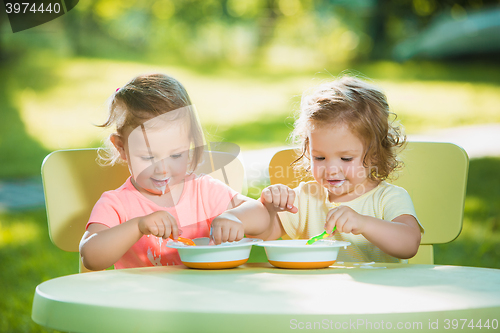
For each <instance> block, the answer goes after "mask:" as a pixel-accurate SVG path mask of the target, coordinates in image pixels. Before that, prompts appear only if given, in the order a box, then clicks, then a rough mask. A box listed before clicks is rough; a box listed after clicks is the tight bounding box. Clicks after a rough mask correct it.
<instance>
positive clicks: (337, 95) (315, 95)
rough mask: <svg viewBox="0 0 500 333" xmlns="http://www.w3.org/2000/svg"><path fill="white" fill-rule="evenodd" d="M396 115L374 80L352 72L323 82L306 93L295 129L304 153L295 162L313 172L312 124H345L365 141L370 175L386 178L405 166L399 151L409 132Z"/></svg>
mask: <svg viewBox="0 0 500 333" xmlns="http://www.w3.org/2000/svg"><path fill="white" fill-rule="evenodd" d="M391 115H392V116H394V119H393V120H392V121H390V120H389V116H391ZM396 118H397V116H396V114H394V113H392V112H390V111H389V104H388V103H387V98H386V96H385V94H384V93H383V92H382V91H381V90H379V89H378V88H377V87H375V86H373V85H372V84H370V83H367V82H365V81H363V80H361V79H358V78H356V77H352V76H343V77H341V78H339V79H336V80H333V81H330V82H326V83H323V84H321V85H319V86H318V87H316V88H315V89H313V90H312V91H311V92H310V93H305V94H304V95H303V96H302V100H301V105H300V115H299V117H298V118H297V120H296V121H295V125H294V130H293V132H292V133H291V139H292V141H293V142H294V143H298V144H299V145H300V146H301V153H300V156H299V157H298V158H297V159H296V160H295V161H294V162H293V163H292V165H293V166H294V168H295V169H297V170H299V171H301V172H302V174H305V173H307V174H309V173H310V169H311V160H310V152H309V137H308V136H307V133H308V132H309V130H310V129H311V128H313V127H314V126H324V125H331V124H345V125H347V126H348V128H349V129H350V130H351V131H352V132H353V133H354V134H355V135H356V136H358V138H359V139H360V140H361V141H362V142H363V147H364V150H365V151H364V157H363V165H364V166H365V167H367V168H369V169H370V171H369V176H368V177H369V178H370V179H372V180H385V179H387V178H389V176H390V175H391V174H392V173H393V171H395V170H397V169H400V168H401V167H402V166H403V163H402V161H400V160H399V159H398V158H397V153H398V152H399V151H398V149H402V148H403V147H404V145H405V143H406V136H405V135H404V133H403V129H402V126H401V125H399V124H398V123H397V122H396Z"/></svg>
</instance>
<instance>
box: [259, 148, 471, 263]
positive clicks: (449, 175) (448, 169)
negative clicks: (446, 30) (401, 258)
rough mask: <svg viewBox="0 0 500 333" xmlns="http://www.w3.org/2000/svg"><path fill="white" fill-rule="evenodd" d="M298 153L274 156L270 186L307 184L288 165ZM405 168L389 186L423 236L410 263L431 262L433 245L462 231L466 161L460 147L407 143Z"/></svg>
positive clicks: (285, 152)
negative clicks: (401, 192)
mask: <svg viewBox="0 0 500 333" xmlns="http://www.w3.org/2000/svg"><path fill="white" fill-rule="evenodd" d="M297 156H298V155H297V150H294V149H287V150H282V151H279V152H278V153H276V154H275V155H274V157H273V158H272V159H271V162H270V164H269V176H270V180H271V184H285V185H288V186H290V187H292V188H293V187H296V186H297V185H298V184H299V182H300V181H308V180H311V179H312V177H310V178H303V177H301V175H300V174H299V173H298V172H296V171H295V170H294V169H293V168H292V167H291V166H290V163H291V162H293V161H294V160H295V159H296V158H297ZM400 158H401V159H402V160H403V162H404V164H405V166H404V168H403V170H402V171H400V172H399V174H398V175H399V177H398V178H397V179H396V180H395V181H393V182H392V183H393V184H395V185H398V186H401V187H403V188H405V189H406V190H407V191H408V193H409V194H410V196H411V198H412V201H413V204H414V206H415V210H416V213H417V216H418V219H419V220H420V222H421V223H422V225H423V227H424V229H425V234H424V235H423V237H422V240H421V245H420V248H419V251H418V253H417V255H416V256H415V257H414V258H412V259H410V262H411V263H426V264H432V263H433V262H434V255H433V249H432V244H442V243H448V242H451V241H453V240H454V239H455V238H457V237H458V235H459V234H460V232H461V230H462V220H463V212H464V201H465V191H466V186H467V173H468V169H469V157H468V156H467V153H466V152H465V151H464V150H463V149H462V148H461V147H459V146H457V145H455V144H452V143H442V142H408V144H407V146H406V148H405V150H403V152H402V153H401V155H400Z"/></svg>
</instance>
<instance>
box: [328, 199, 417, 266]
mask: <svg viewBox="0 0 500 333" xmlns="http://www.w3.org/2000/svg"><path fill="white" fill-rule="evenodd" d="M334 226H337V230H338V231H339V232H344V233H352V234H354V235H359V234H362V235H363V236H364V237H365V238H366V239H367V240H368V241H370V242H371V243H372V244H373V245H375V246H377V247H378V248H379V249H381V250H382V251H384V252H385V253H387V254H389V255H391V256H393V257H396V258H400V259H408V258H411V257H413V256H414V255H415V254H416V253H417V251H418V247H419V245H420V238H421V234H420V228H419V226H418V222H417V220H416V219H415V217H413V216H412V215H407V214H404V215H400V216H398V217H396V218H394V219H393V220H392V221H385V220H381V219H377V218H375V217H371V216H366V215H361V214H358V213H356V212H355V211H354V210H353V209H352V208H350V207H347V206H339V207H337V208H334V209H332V210H331V211H330V212H328V215H327V217H326V224H325V230H326V231H327V232H329V233H330V232H331V231H332V229H333V227H334Z"/></svg>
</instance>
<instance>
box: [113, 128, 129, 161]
mask: <svg viewBox="0 0 500 333" xmlns="http://www.w3.org/2000/svg"><path fill="white" fill-rule="evenodd" d="M109 139H110V140H111V143H112V144H113V146H115V148H116V150H118V153H119V154H120V157H121V158H122V160H124V161H126V160H127V154H126V153H125V142H124V140H123V137H122V136H121V135H119V134H117V133H113V134H111V136H110V137H109Z"/></svg>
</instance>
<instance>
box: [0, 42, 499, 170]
mask: <svg viewBox="0 0 500 333" xmlns="http://www.w3.org/2000/svg"><path fill="white" fill-rule="evenodd" d="M352 68H354V69H356V70H357V71H359V72H361V73H363V74H365V75H366V76H367V77H370V78H372V79H373V81H374V82H375V83H376V84H377V85H379V86H380V87H381V88H382V89H384V91H385V92H386V93H387V96H388V99H389V103H390V105H391V108H392V111H394V112H396V113H397V114H398V116H399V119H400V120H401V122H402V123H403V125H404V126H405V128H406V130H407V132H408V133H419V132H423V131H427V130H432V129H439V128H446V127H451V126H461V125H470V124H481V123H490V122H500V66H498V65H497V66H493V65H490V66H486V65H483V64H444V63H428V62H419V63H416V62H408V63H403V64H399V63H394V62H377V63H371V64H360V65H353V66H352ZM344 69H345V68H327V69H319V71H318V72H304V71H302V72H296V73H285V72H278V71H266V70H265V69H263V68H257V69H253V70H252V69H249V68H243V69H235V68H229V67H226V68H224V67H214V68H212V69H211V70H210V71H203V72H199V71H195V70H194V69H192V68H187V67H174V66H171V65H166V64H162V63H139V62H132V61H124V60H122V61H113V60H109V59H99V58H65V57H60V56H57V55H54V54H52V53H50V52H46V51H40V52H37V53H36V54H35V53H31V54H26V55H23V56H21V57H20V60H19V61H11V63H9V64H0V71H1V74H2V78H4V79H3V80H2V82H0V105H1V107H2V109H1V112H2V119H5V120H6V121H3V122H2V123H0V153H2V154H3V155H2V156H6V159H5V160H3V165H2V167H1V168H0V178H5V177H22V176H29V175H33V174H37V173H38V170H39V167H40V164H41V161H42V158H43V156H45V155H46V154H47V153H48V152H49V151H52V150H55V149H65V148H81V147H91V146H94V147H95V146H99V145H100V144H101V141H102V140H103V139H105V138H106V137H107V135H108V134H109V131H105V130H102V129H99V128H96V127H95V126H94V124H98V123H101V122H103V121H104V120H105V117H106V112H107V111H106V99H107V98H108V97H109V96H110V95H111V94H112V93H113V92H114V91H115V89H116V88H118V87H120V86H121V85H123V84H124V83H126V82H127V81H128V80H129V79H130V78H132V77H133V76H135V75H137V74H140V73H145V72H152V71H161V72H165V73H168V74H171V75H172V76H174V77H176V78H178V79H179V80H180V81H181V82H183V83H184V85H185V86H186V88H187V90H188V91H189V93H190V95H191V98H192V100H193V101H194V103H195V105H196V107H197V110H198V114H199V116H200V119H201V121H202V124H203V125H204V127H205V128H206V129H207V130H208V132H209V135H210V139H211V140H212V141H215V140H217V139H224V140H226V141H231V142H235V143H237V144H239V145H240V146H241V147H242V148H243V149H253V148H262V147H269V146H280V145H283V143H284V142H285V140H286V138H287V137H288V135H289V133H290V131H291V129H292V124H293V118H294V114H295V113H296V111H297V109H298V104H299V100H300V96H301V94H302V92H303V91H304V90H306V89H307V88H310V87H311V86H314V85H316V84H318V83H320V82H322V81H324V80H328V79H331V78H332V76H335V75H339V74H340V73H341V72H343V70H344ZM351 72H353V73H356V71H354V70H353V71H351ZM469 78H470V79H469ZM214 138H215V140H214ZM4 161H5V162H4Z"/></svg>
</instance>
